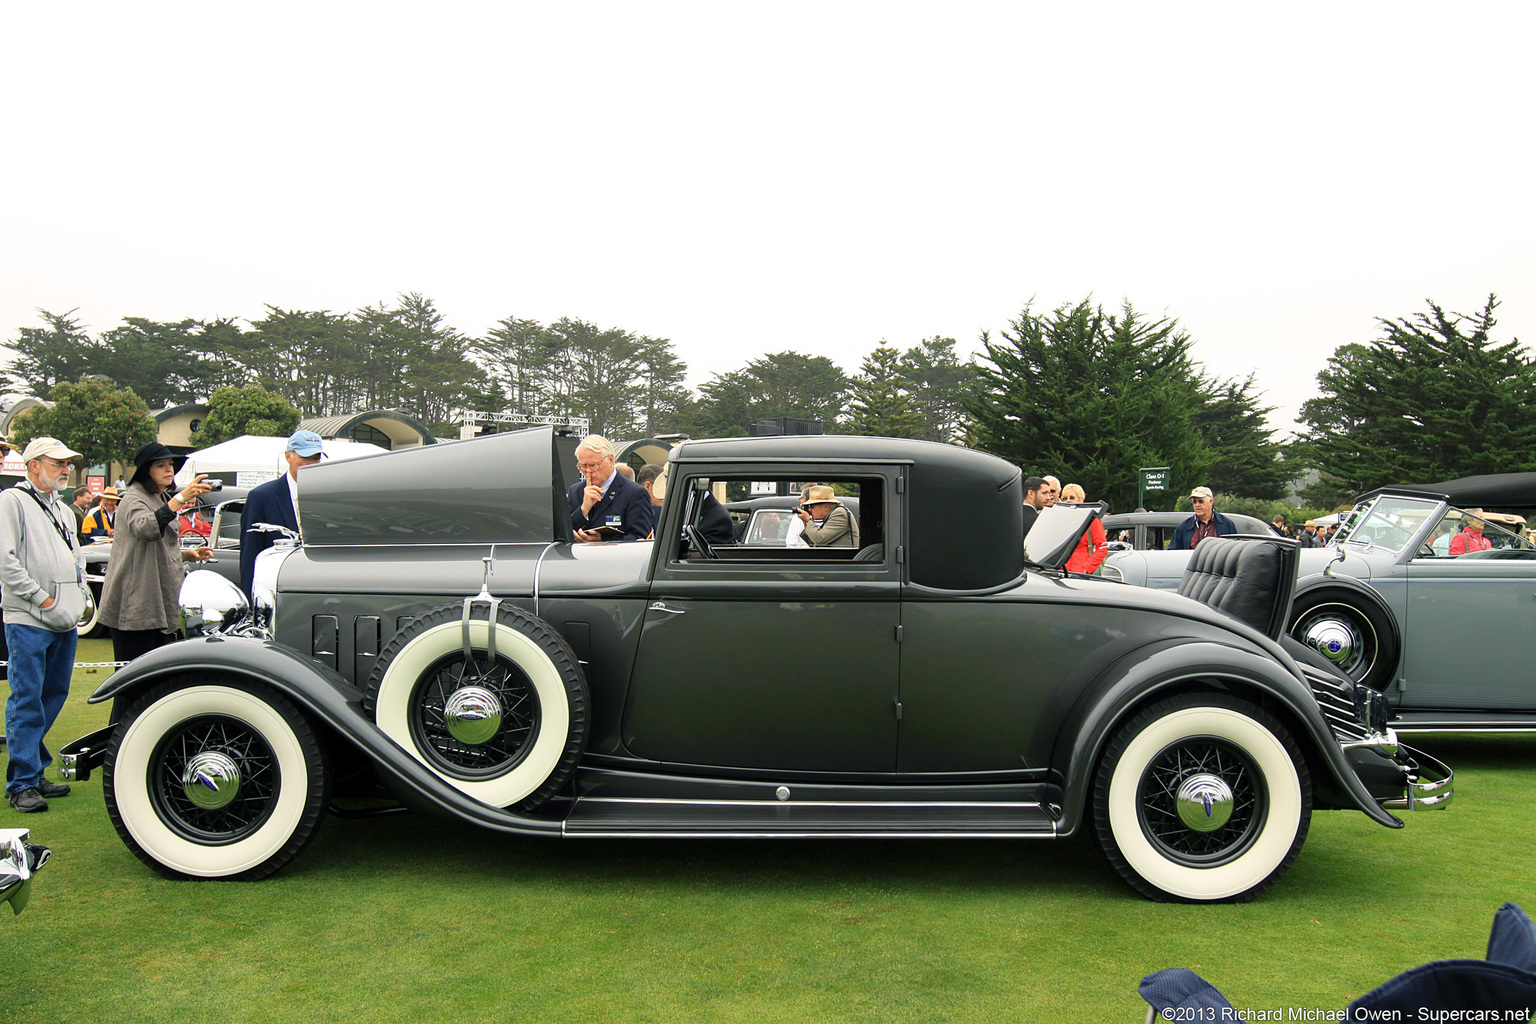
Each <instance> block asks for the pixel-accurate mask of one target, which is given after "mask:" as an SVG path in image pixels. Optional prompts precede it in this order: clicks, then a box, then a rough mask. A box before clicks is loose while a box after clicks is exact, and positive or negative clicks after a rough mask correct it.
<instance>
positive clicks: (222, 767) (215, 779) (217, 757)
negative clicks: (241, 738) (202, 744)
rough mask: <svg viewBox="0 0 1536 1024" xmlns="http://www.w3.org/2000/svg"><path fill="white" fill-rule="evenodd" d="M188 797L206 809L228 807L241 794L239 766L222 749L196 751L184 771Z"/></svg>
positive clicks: (182, 786) (184, 790)
mask: <svg viewBox="0 0 1536 1024" xmlns="http://www.w3.org/2000/svg"><path fill="white" fill-rule="evenodd" d="M181 788H182V791H183V792H184V793H186V795H187V799H188V800H190V801H192V803H194V804H196V805H197V806H198V807H201V808H202V809H204V810H206V811H217V810H219V809H221V808H224V807H228V806H229V805H230V804H231V803H232V802H233V801H234V799H235V797H237V796H239V795H240V766H239V765H237V764H235V761H234V758H232V757H230V756H229V755H228V754H225V753H224V752H222V751H219V750H204V751H201V752H200V753H197V754H194V755H193V756H192V759H191V760H189V761H188V762H187V767H186V770H185V771H184V772H182V774H181Z"/></svg>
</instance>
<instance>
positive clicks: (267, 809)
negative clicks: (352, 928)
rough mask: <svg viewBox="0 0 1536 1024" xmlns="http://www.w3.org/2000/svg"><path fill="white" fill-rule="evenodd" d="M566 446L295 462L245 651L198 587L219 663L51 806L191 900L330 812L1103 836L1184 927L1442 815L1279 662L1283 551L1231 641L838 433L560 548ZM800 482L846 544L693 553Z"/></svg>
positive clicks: (753, 463)
mask: <svg viewBox="0 0 1536 1024" xmlns="http://www.w3.org/2000/svg"><path fill="white" fill-rule="evenodd" d="M575 444H576V439H575V438H569V437H564V436H561V435H559V434H555V433H552V432H551V431H550V430H547V429H545V430H532V431H523V432H518V433H507V434H500V435H496V436H493V437H487V438H481V439H477V440H474V441H466V442H462V443H458V444H452V445H435V446H432V447H429V448H420V449H412V450H407V451H401V452H393V453H389V454H384V455H379V456H374V457H369V458H361V459H355V460H351V461H347V462H339V463H336V464H332V465H321V466H317V467H312V468H306V469H304V470H303V471H302V475H301V477H300V495H301V497H300V515H301V521H302V523H303V529H304V538H303V544H302V545H300V546H294V545H293V544H291V543H289V544H282V543H280V544H279V545H277V546H276V547H274V548H273V549H272V550H271V551H269V552H265V553H264V554H263V555H262V559H261V561H260V562H259V564H258V565H257V573H256V576H257V578H256V585H255V588H254V591H255V604H256V608H255V609H254V624H252V623H248V622H242V621H241V614H242V608H241V605H242V603H243V597H242V596H241V595H239V593H238V591H235V590H234V588H231V587H228V586H227V584H226V583H225V582H224V581H222V580H219V579H217V578H216V577H213V576H212V574H207V573H202V574H193V576H189V577H188V586H187V587H186V588H185V589H184V601H183V604H184V606H185V609H186V611H185V614H186V615H187V622H188V625H189V627H191V628H192V629H193V630H194V631H201V632H206V633H208V634H209V635H205V636H201V637H199V638H195V639H189V640H186V641H183V642H181V643H178V644H173V645H170V646H168V647H164V648H161V649H159V650H156V651H154V652H151V653H150V654H147V655H145V656H143V657H142V658H140V659H139V660H137V661H135V662H134V663H133V664H132V665H130V666H128V667H127V668H125V669H124V670H122V671H120V672H118V673H117V674H116V675H114V676H112V677H111V678H110V679H109V680H108V681H107V682H106V683H105V684H104V685H103V686H102V687H101V688H100V689H98V690H97V691H96V693H95V694H93V695H92V697H91V700H92V701H93V702H106V701H110V702H111V703H112V713H111V723H110V725H108V726H107V727H105V728H103V729H102V730H100V731H98V732H96V733H93V734H91V735H89V736H86V737H82V738H81V739H80V740H77V741H76V742H74V743H72V744H70V745H69V746H68V747H67V748H66V749H65V750H64V751H63V755H64V760H65V762H66V768H65V773H66V777H72V778H76V779H85V778H88V777H89V776H90V774H91V772H92V770H93V769H96V768H98V767H100V768H102V769H103V771H102V778H103V785H104V787H105V796H106V806H107V811H108V814H109V816H110V818H111V821H112V823H113V825H114V826H115V827H116V829H117V830H118V832H119V834H120V835H121V837H122V839H123V841H124V842H125V843H126V844H127V846H128V847H129V848H130V849H131V850H132V851H133V852H134V853H135V854H136V855H137V856H138V857H139V858H140V859H142V860H143V861H144V862H145V863H146V864H148V865H149V866H150V867H152V868H154V869H155V870H157V871H159V872H161V873H163V874H166V875H169V876H192V877H200V878H228V877H238V878H259V877H262V876H265V875H268V874H270V873H272V872H274V871H276V870H278V869H279V868H281V867H282V866H283V865H284V864H286V863H288V862H289V861H290V860H291V859H292V858H293V857H294V856H295V855H297V854H298V853H299V851H300V850H302V849H303V848H304V847H305V845H306V844H307V843H308V842H309V841H310V839H311V838H312V836H313V835H314V833H315V830H316V829H317V828H318V827H319V825H320V823H321V821H322V819H323V818H324V817H325V814H326V812H327V810H328V809H330V808H332V806H333V801H335V800H338V799H343V800H344V799H345V798H347V797H349V796H358V795H367V796H377V795H378V794H379V793H380V792H383V791H387V792H388V793H391V794H393V795H394V796H395V798H397V799H398V800H399V801H400V802H401V803H402V804H405V805H407V806H411V807H415V808H431V809H435V810H436V811H439V812H441V813H445V814H448V815H452V816H454V817H456V818H458V819H461V820H463V821H466V822H471V823H475V824H478V825H481V826H484V827H486V828H489V829H493V830H496V831H500V832H503V833H508V834H513V835H519V836H566V837H657V836H663V837H674V838H677V837H685V838H696V837H697V838H702V837H712V836H754V837H873V836H891V837H895V836H918V837H999V838H1002V837H1006V838H1015V839H1018V838H1052V837H1064V836H1072V835H1075V834H1078V833H1081V832H1088V833H1090V834H1093V835H1095V836H1096V837H1097V839H1098V841H1099V843H1100V845H1101V846H1102V847H1103V849H1104V851H1105V853H1106V855H1107V856H1108V858H1109V860H1110V862H1111V863H1112V864H1113V865H1114V866H1115V868H1116V869H1117V870H1118V871H1119V872H1120V874H1121V875H1122V876H1123V877H1124V878H1125V879H1126V880H1127V881H1128V882H1129V883H1130V884H1131V885H1132V886H1133V887H1135V888H1136V889H1137V890H1139V891H1140V892H1142V893H1144V894H1145V895H1147V896H1150V897H1152V898H1155V899H1167V900H1186V901H1211V900H1240V899H1246V898H1251V897H1252V896H1254V895H1255V894H1257V893H1258V892H1260V891H1262V890H1263V889H1264V888H1266V887H1267V886H1268V885H1270V884H1271V883H1272V882H1273V881H1274V880H1275V879H1276V878H1278V877H1279V876H1280V875H1281V874H1282V873H1283V872H1284V871H1285V869H1286V868H1287V867H1288V866H1289V864H1290V863H1291V861H1292V860H1293V859H1294V857H1295V856H1296V855H1297V853H1298V851H1299V850H1300V848H1301V845H1302V842H1303V840H1304V839H1305V837H1306V833H1307V828H1308V824H1309V822H1310V820H1311V814H1312V811H1313V809H1314V808H1323V807H1338V808H1347V809H1355V810H1359V811H1362V812H1364V813H1365V814H1367V815H1368V816H1369V817H1371V818H1372V819H1373V820H1375V821H1377V822H1379V823H1381V824H1383V825H1387V826H1394V827H1395V826H1399V825H1400V824H1401V822H1400V821H1399V820H1398V819H1397V818H1395V817H1393V816H1392V815H1391V814H1390V813H1388V811H1387V810H1386V809H1384V806H1383V805H1384V804H1385V803H1391V804H1392V805H1393V806H1405V807H1408V806H1411V807H1414V808H1423V807H1430V806H1437V805H1438V806H1443V805H1444V802H1445V801H1446V800H1448V799H1449V797H1450V792H1451V790H1450V780H1449V773H1448V772H1447V771H1446V770H1445V769H1444V768H1443V767H1442V766H1439V765H1437V764H1435V763H1433V762H1429V761H1426V760H1424V759H1422V758H1420V757H1417V756H1416V755H1415V754H1414V753H1413V752H1412V751H1409V750H1408V749H1407V748H1406V747H1404V748H1399V747H1398V746H1397V744H1396V741H1395V738H1394V737H1393V736H1392V735H1391V733H1390V731H1389V730H1386V729H1385V728H1384V724H1385V719H1384V714H1385V705H1384V703H1383V702H1381V700H1380V698H1379V695H1374V694H1371V693H1369V692H1368V691H1364V690H1356V689H1355V687H1354V686H1353V684H1352V683H1350V681H1349V680H1348V679H1347V678H1345V677H1343V676H1341V675H1339V674H1338V673H1336V672H1334V671H1333V670H1332V669H1331V667H1330V666H1329V665H1328V663H1327V662H1326V661H1323V660H1322V659H1319V658H1317V657H1316V656H1315V655H1310V656H1308V655H1307V653H1306V652H1305V651H1302V650H1301V649H1300V648H1299V647H1296V648H1293V649H1292V650H1288V649H1286V648H1285V647H1284V646H1282V645H1281V644H1280V643H1279V642H1277V640H1276V639H1275V638H1276V637H1277V636H1278V634H1279V629H1278V625H1277V624H1278V623H1279V622H1281V621H1283V617H1284V611H1285V607H1286V605H1287V603H1288V600H1289V592H1290V584H1289V580H1290V579H1293V578H1294V561H1293V560H1288V559H1289V556H1290V555H1292V554H1294V551H1288V550H1287V549H1285V548H1284V547H1283V546H1284V545H1288V544H1290V543H1291V542H1289V541H1281V542H1279V545H1280V546H1278V547H1275V546H1272V547H1269V548H1266V547H1262V546H1259V547H1253V548H1249V549H1244V550H1241V551H1235V552H1234V553H1233V557H1232V558H1231V559H1229V560H1227V561H1228V563H1229V564H1228V565H1226V566H1225V567H1223V566H1219V565H1213V567H1212V572H1213V573H1215V574H1216V575H1218V576H1219V575H1221V574H1222V573H1223V572H1226V571H1228V570H1231V571H1233V572H1235V575H1233V577H1232V578H1230V579H1223V580H1222V581H1221V582H1222V586H1221V587H1219V588H1216V589H1214V590H1213V591H1211V593H1210V594H1209V595H1207V596H1208V597H1210V599H1211V600H1212V601H1213V602H1215V603H1216V604H1217V605H1223V602H1227V603H1226V604H1225V605H1223V606H1224V607H1227V608H1229V609H1230V610H1233V612H1234V614H1228V612H1227V611H1224V610H1222V607H1213V606H1212V605H1211V604H1207V603H1202V602H1201V601H1197V600H1192V599H1189V598H1186V597H1182V596H1179V595H1175V594H1161V593H1156V592H1153V591H1151V590H1145V589H1140V588H1135V587H1126V586H1121V585H1118V584H1116V583H1112V582H1108V581H1104V580H1099V579H1089V578H1073V577H1071V576H1069V575H1067V574H1066V573H1064V572H1063V571H1061V569H1060V566H1061V565H1062V564H1063V563H1064V562H1065V560H1066V558H1067V556H1068V555H1069V554H1070V553H1071V552H1072V551H1073V549H1074V548H1075V546H1076V543H1077V540H1078V538H1079V536H1080V535H1081V533H1082V532H1083V530H1085V529H1086V528H1087V526H1088V523H1089V522H1090V519H1091V517H1092V516H1093V515H1095V514H1096V513H1097V511H1098V509H1097V507H1066V506H1063V507H1062V508H1060V509H1056V510H1051V511H1049V512H1047V513H1046V514H1045V516H1043V517H1042V518H1041V519H1040V520H1039V521H1038V522H1037V523H1036V525H1035V526H1034V528H1033V529H1032V530H1031V532H1030V534H1029V538H1028V539H1029V543H1028V546H1027V547H1023V548H1021V545H1020V542H1019V537H1020V536H1021V533H1022V514H1021V505H1022V497H1023V494H1022V477H1021V474H1020V472H1019V470H1018V469H1017V468H1016V467H1015V466H1013V465H1011V464H1009V463H1007V462H1004V461H1002V460H1000V459H996V458H993V457H991V456H988V455H984V454H981V453H979V452H975V451H970V450H967V449H962V448H956V447H952V446H947V445H939V444H929V443H926V442H919V441H904V440H895V439H889V438H865V437H847V436H825V437H821V436H817V437H773V438H735V439H728V440H700V441H687V442H684V443H682V444H681V445H679V446H678V447H677V448H676V449H675V450H674V451H673V453H672V456H671V462H670V470H669V474H668V475H669V478H670V482H669V485H668V488H667V497H666V503H665V505H664V506H663V507H662V508H661V510H660V517H659V521H658V523H657V527H656V534H655V537H656V539H655V540H654V541H650V542H639V543H617V544H581V543H573V542H572V536H571V526H570V518H569V514H568V512H567V506H566V497H565V489H566V486H567V483H568V482H569V481H572V480H575V479H576V472H575V464H574V463H575V459H574V449H575ZM806 480H814V481H821V482H825V483H827V484H832V485H835V486H837V487H838V493H840V494H847V495H849V496H851V497H856V498H857V499H858V509H859V511H858V518H859V523H860V529H861V542H862V546H861V547H859V548H857V549H855V548H785V547H781V546H762V545H758V546H753V545H741V544H731V545H722V546H712V545H711V544H709V543H708V542H707V541H706V540H705V538H704V537H703V536H702V535H701V533H700V531H699V529H698V524H699V521H700V516H701V512H702V510H703V508H704V507H705V505H706V503H705V500H704V496H705V495H706V494H714V495H716V496H717V499H718V500H730V499H733V498H737V497H740V496H744V495H745V494H746V493H747V489H748V487H749V486H750V485H751V484H753V483H757V484H761V483H762V482H764V481H767V482H770V483H773V482H786V483H787V482H789V481H806ZM1211 551H1212V552H1213V553H1214V552H1217V551H1218V548H1215V547H1213V548H1211ZM1250 555H1258V556H1260V561H1263V560H1265V559H1267V560H1268V561H1267V562H1266V563H1265V564H1267V565H1269V568H1268V569H1267V570H1263V572H1262V573H1261V574H1260V575H1262V577H1263V580H1265V581H1267V584H1266V585H1261V581H1260V580H1259V579H1258V578H1257V577H1256V578H1255V579H1253V580H1251V581H1250V580H1247V579H1245V578H1244V577H1245V574H1247V573H1248V572H1249V571H1250V570H1253V569H1254V566H1255V563H1254V562H1253V561H1252V560H1251V559H1250V557H1249V556H1250ZM1277 560H1279V561H1277ZM1282 563H1283V564H1282ZM1260 568H1261V569H1262V566H1261V567H1260ZM1282 570H1283V571H1282ZM194 577H196V578H195V579H194ZM1213 578H1214V577H1213ZM1277 581H1278V585H1277ZM1197 582H1198V581H1197ZM1250 583H1251V584H1252V585H1251V586H1250V585H1249V584H1250ZM1218 598H1220V600H1218ZM1234 598H1237V599H1240V600H1238V601H1237V603H1231V602H1232V600H1233V599H1234ZM1244 603H1246V604H1247V605H1248V606H1249V607H1248V608H1247V611H1246V614H1247V616H1248V617H1247V618H1244V619H1240V618H1238V617H1235V614H1236V613H1237V611H1239V610H1240V609H1239V608H1238V605H1240V604H1244ZM1272 626H1273V628H1271V627H1272ZM241 634H245V635H241ZM1298 657H1300V660H1298ZM381 787H382V788H381Z"/></svg>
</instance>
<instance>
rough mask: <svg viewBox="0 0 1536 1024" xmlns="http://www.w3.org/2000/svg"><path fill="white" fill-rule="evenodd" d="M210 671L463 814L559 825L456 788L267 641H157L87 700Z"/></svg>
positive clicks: (341, 684)
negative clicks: (268, 694) (271, 697)
mask: <svg viewBox="0 0 1536 1024" xmlns="http://www.w3.org/2000/svg"><path fill="white" fill-rule="evenodd" d="M210 675H217V676H225V677H228V676H236V677H238V678H241V679H245V680H250V681H252V682H259V683H262V684H265V685H267V686H270V687H271V688H272V689H274V690H277V691H278V692H279V693H282V694H283V695H284V696H286V697H288V698H289V699H291V700H292V701H293V702H294V704H295V705H296V706H297V707H298V708H299V710H300V711H302V712H303V713H304V714H306V715H309V716H311V717H313V718H314V719H315V720H316V721H320V722H324V723H325V724H326V725H328V726H330V727H331V729H332V730H334V732H335V733H336V735H337V736H338V737H340V739H341V740H342V742H345V743H349V744H350V745H351V746H352V747H353V748H355V749H356V750H357V751H358V752H359V753H361V754H362V755H363V756H365V757H367V758H368V760H369V761H370V762H372V764H373V766H374V768H375V769H376V770H377V771H378V772H379V773H380V774H381V775H383V776H385V777H386V778H388V779H389V780H391V781H393V782H395V783H396V784H398V785H399V786H400V787H402V789H403V790H404V791H405V792H407V793H410V794H411V795H412V796H413V797H416V798H419V799H420V800H421V801H423V802H425V803H429V804H431V805H433V806H435V807H437V808H440V809H441V810H443V811H445V812H446V813H448V814H452V815H453V816H454V817H457V818H460V819H461V820H463V821H466V822H469V823H471V824H474V825H479V826H481V827H483V828H489V829H493V830H495V831H498V832H510V833H515V834H520V835H559V834H560V833H561V831H562V823H561V822H559V821H551V820H547V819H540V818H532V817H529V816H527V815H524V814H519V813H517V812H515V811H510V810H506V809H504V808H500V807H492V806H490V805H488V804H483V803H481V802H480V801H478V800H475V799H472V798H471V797H469V796H466V795H465V794H463V793H461V792H459V791H458V790H457V789H455V788H454V787H453V786H452V785H450V784H449V783H447V782H446V781H444V780H443V779H442V778H440V777H439V776H438V775H436V774H435V773H433V772H432V771H430V770H428V769H427V767H426V766H425V765H424V764H422V763H421V762H420V761H418V760H416V759H415V758H414V757H412V756H411V755H410V754H408V753H406V751H405V750H403V749H402V748H401V747H400V746H399V745H398V744H396V743H395V741H394V740H392V739H390V738H389V737H388V736H386V735H385V734H384V733H383V732H382V731H381V730H380V729H379V727H378V726H376V725H375V724H374V723H373V719H372V718H370V717H369V716H368V715H367V714H366V713H365V712H364V711H363V707H362V694H361V692H359V691H358V690H357V688H356V687H354V686H353V685H352V684H351V683H349V682H348V681H347V680H346V679H344V678H343V677H342V676H341V675H339V674H338V673H336V672H333V671H332V670H330V669H328V668H326V667H325V666H323V665H319V664H316V663H315V662H313V661H311V660H310V659H308V658H305V657H303V656H302V655H299V654H297V653H295V652H294V651H292V650H290V649H288V648H286V647H282V646H280V645H278V644H273V643H269V642H267V641H263V640H250V639H244V638H239V637H221V636H210V637H203V638H201V639H196V640H185V641H182V642H181V643H175V644H170V645H168V646H165V647H160V648H156V649H155V650H153V651H151V652H149V653H148V654H145V655H143V656H142V657H139V658H136V659H134V661H133V663H132V664H130V665H128V666H126V667H125V668H123V669H122V670H121V671H119V672H117V673H115V674H114V675H112V676H111V677H110V678H109V679H107V681H106V682H104V683H102V685H101V686H99V687H98V688H97V689H96V692H95V693H93V694H91V696H90V703H92V704H99V703H101V702H103V701H108V700H112V699H114V698H118V697H123V698H132V697H133V696H135V695H136V694H137V693H139V692H140V691H142V690H144V689H146V688H148V687H149V686H152V685H154V684H156V683H159V682H164V681H165V680H167V679H170V678H174V677H181V678H183V679H184V680H185V681H186V684H187V685H189V686H193V685H199V684H200V683H202V682H203V681H204V680H205V679H206V677H208V676H210ZM79 742H83V741H79ZM71 746H74V744H71ZM98 756H99V750H98ZM86 771H87V774H88V772H89V768H86ZM79 777H81V778H84V777H86V776H85V775H82V776H79Z"/></svg>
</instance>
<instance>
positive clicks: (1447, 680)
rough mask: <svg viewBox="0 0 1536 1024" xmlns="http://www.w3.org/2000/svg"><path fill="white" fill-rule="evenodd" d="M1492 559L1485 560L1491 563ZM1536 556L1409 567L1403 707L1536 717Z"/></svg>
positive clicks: (1427, 560) (1522, 552) (1430, 559)
mask: <svg viewBox="0 0 1536 1024" xmlns="http://www.w3.org/2000/svg"><path fill="white" fill-rule="evenodd" d="M1490 556H1491V557H1490ZM1533 629H1536V550H1533V549H1530V548H1509V549H1504V550H1501V551H1489V552H1480V553H1479V554H1478V555H1476V556H1466V555H1463V556H1458V557H1455V558H1450V557H1442V556H1439V555H1434V556H1429V555H1427V554H1425V553H1424V552H1423V550H1422V548H1421V551H1420V556H1419V557H1417V558H1414V559H1412V560H1410V561H1409V562H1408V605H1407V623H1406V628H1405V629H1404V630H1403V633H1404V636H1403V670H1402V686H1403V695H1402V706H1403V707H1404V708H1413V709H1421V708H1424V709H1427V708H1454V709H1466V710H1469V711H1536V643H1533V641H1532V640H1531V637H1532V635H1533V632H1532V631H1533Z"/></svg>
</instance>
